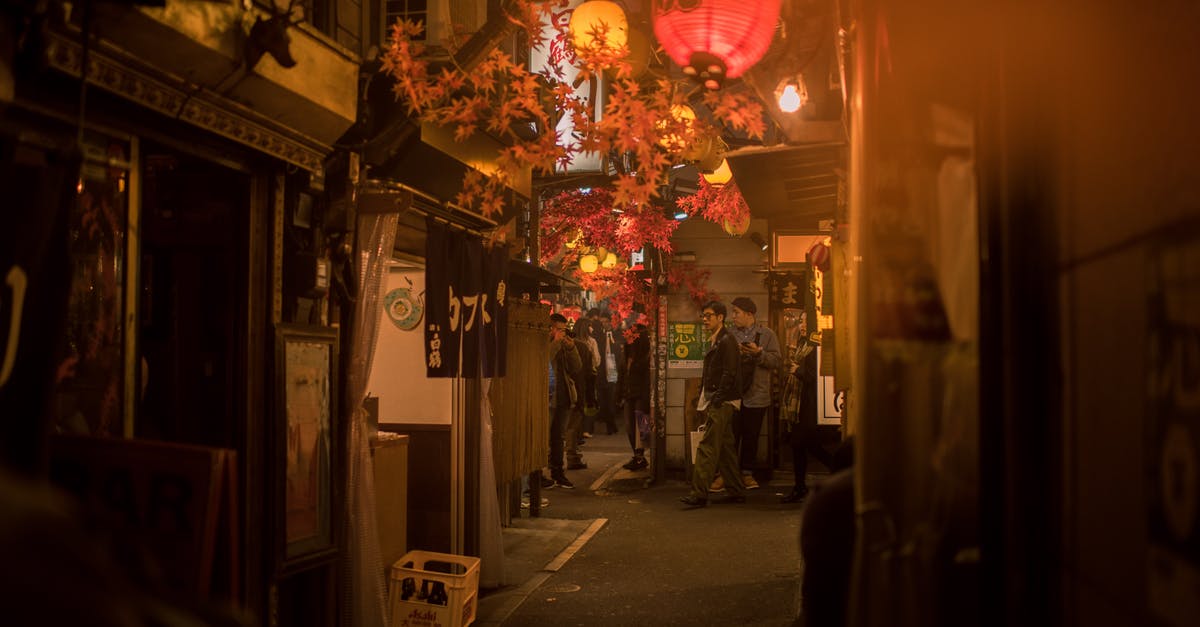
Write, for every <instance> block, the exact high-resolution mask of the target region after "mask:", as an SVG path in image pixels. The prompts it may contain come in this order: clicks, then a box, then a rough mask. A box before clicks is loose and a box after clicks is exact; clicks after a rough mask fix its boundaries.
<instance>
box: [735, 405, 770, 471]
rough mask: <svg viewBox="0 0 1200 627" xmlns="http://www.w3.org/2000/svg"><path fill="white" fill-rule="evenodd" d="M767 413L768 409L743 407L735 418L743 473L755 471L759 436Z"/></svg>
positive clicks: (736, 437)
mask: <svg viewBox="0 0 1200 627" xmlns="http://www.w3.org/2000/svg"><path fill="white" fill-rule="evenodd" d="M766 413H767V408H766V407H742V408H741V409H739V410H738V411H737V414H736V415H735V416H734V420H733V426H734V444H735V445H736V446H737V450H738V460H739V462H740V464H741V467H742V470H743V471H750V470H753V469H754V465H755V462H756V461H757V459H758V436H759V435H760V434H761V433H762V425H763V416H765V415H766Z"/></svg>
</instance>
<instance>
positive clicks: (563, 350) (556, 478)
mask: <svg viewBox="0 0 1200 627" xmlns="http://www.w3.org/2000/svg"><path fill="white" fill-rule="evenodd" d="M549 368H550V460H549V466H550V481H549V482H548V483H549V485H547V486H546V487H554V486H558V487H563V488H573V487H575V484H573V483H571V482H570V480H568V479H567V475H566V473H565V472H563V444H564V440H563V436H564V435H565V434H564V431H566V430H567V426H568V425H567V423H568V421H569V419H570V415H571V413H572V412H573V411H574V407H575V405H576V403H578V402H579V399H580V397H581V392H580V391H579V388H578V385H577V381H576V379H577V378H578V377H579V375H580V374H581V373H582V372H583V359H582V356H581V354H580V351H579V348H578V346H577V345H576V343H575V340H574V339H572V338H571V337H570V336H568V335H567V318H566V317H565V316H563V315H562V314H558V313H555V314H550V364H549ZM569 435H570V436H571V437H572V438H574V437H576V434H574V433H571V434H569ZM571 444H572V449H575V446H574V440H572V442H571Z"/></svg>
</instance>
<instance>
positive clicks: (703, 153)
mask: <svg viewBox="0 0 1200 627" xmlns="http://www.w3.org/2000/svg"><path fill="white" fill-rule="evenodd" d="M728 151H729V146H728V145H727V144H726V143H725V140H723V139H721V138H720V137H718V136H715V135H713V136H709V137H702V138H700V139H698V140H697V141H696V142H695V143H694V144H692V146H691V147H690V148H689V149H688V150H687V151H686V152H684V155H683V156H684V158H686V159H687V160H689V161H694V162H695V163H696V168H697V169H699V170H700V171H701V172H713V171H715V170H716V169H717V168H719V167H721V162H722V161H724V160H725V153H726V152H728Z"/></svg>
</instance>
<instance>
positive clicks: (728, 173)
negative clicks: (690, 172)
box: [700, 159, 733, 187]
mask: <svg viewBox="0 0 1200 627" xmlns="http://www.w3.org/2000/svg"><path fill="white" fill-rule="evenodd" d="M700 176H703V177H704V182H705V183H708V184H709V185H712V186H713V187H725V185H726V184H727V183H729V181H731V180H732V179H733V170H730V169H729V160H728V159H721V165H719V166H717V169H716V170H713V171H712V172H701V173H700Z"/></svg>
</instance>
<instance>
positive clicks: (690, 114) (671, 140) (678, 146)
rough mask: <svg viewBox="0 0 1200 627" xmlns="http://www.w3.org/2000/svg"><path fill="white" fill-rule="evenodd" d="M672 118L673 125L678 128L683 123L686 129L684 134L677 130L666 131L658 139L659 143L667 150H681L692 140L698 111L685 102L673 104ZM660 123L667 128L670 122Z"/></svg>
mask: <svg viewBox="0 0 1200 627" xmlns="http://www.w3.org/2000/svg"><path fill="white" fill-rule="evenodd" d="M671 119H672V120H673V121H674V122H673V123H671V124H672V126H675V127H676V128H678V126H679V125H682V126H683V127H684V128H685V129H686V130H684V134H683V135H680V134H678V133H675V132H668V133H665V134H664V135H663V136H662V138H661V139H659V140H658V143H659V145H661V146H662V147H663V148H666V149H667V150H671V151H681V150H683V149H684V147H686V146H687V145H688V144H689V143H690V142H691V139H692V138H691V135H692V125H693V123H694V121H695V120H696V112H695V111H694V110H693V109H692V108H691V107H689V106H687V105H685V104H677V105H671ZM658 124H659V125H660V128H662V129H664V130H667V128H666V127H667V125H668V123H665V122H659V123H658ZM671 130H673V129H671Z"/></svg>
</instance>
